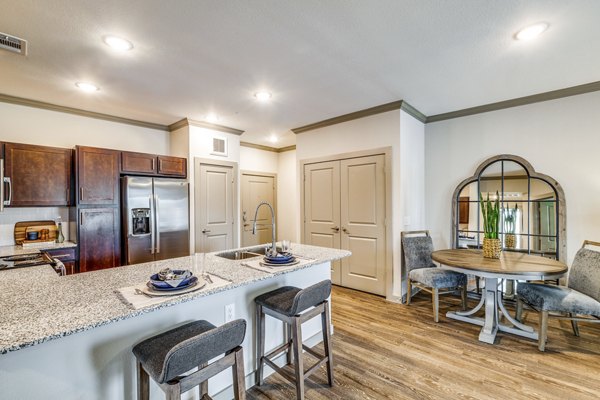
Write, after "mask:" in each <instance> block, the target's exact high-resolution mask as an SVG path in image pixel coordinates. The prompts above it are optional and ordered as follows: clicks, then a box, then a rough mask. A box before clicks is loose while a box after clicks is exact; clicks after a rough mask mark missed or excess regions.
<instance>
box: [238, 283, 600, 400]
mask: <svg viewBox="0 0 600 400" xmlns="http://www.w3.org/2000/svg"><path fill="white" fill-rule="evenodd" d="M459 304H460V301H459V299H458V298H454V297H445V299H444V300H442V302H441V304H440V323H438V324H436V323H435V322H433V319H432V311H431V300H430V297H429V296H428V295H425V294H418V295H417V296H415V297H414V298H413V303H412V304H411V305H410V306H406V305H402V304H395V303H390V302H387V301H385V300H384V299H383V298H381V297H378V296H374V295H370V294H366V293H362V292H358V291H354V290H350V289H345V288H341V287H334V290H333V293H332V321H333V324H334V327H335V334H334V335H333V337H332V338H333V349H334V363H335V385H334V387H333V388H330V387H328V386H327V385H326V382H327V380H326V375H325V370H324V368H322V369H321V370H320V371H318V372H317V373H315V374H314V375H313V376H311V377H310V379H308V380H307V381H306V399H307V400H312V399H314V400H321V399H339V400H342V399H343V400H351V399H357V400H358V399H361V400H366V399H367V400H368V399H561V400H564V399H598V398H600V324H589V323H580V331H581V337H579V338H578V337H575V336H573V333H572V331H571V325H570V322H569V321H556V320H551V321H550V327H549V331H548V336H549V338H548V339H549V340H548V344H547V347H546V352H545V353H540V352H538V350H537V342H535V341H532V340H529V339H524V338H520V337H517V336H514V335H510V334H504V333H499V334H498V335H499V336H498V338H497V339H496V344H495V345H488V344H485V343H481V342H479V341H478V340H477V337H478V335H479V330H480V327H477V326H474V325H471V324H467V323H464V322H460V321H454V320H449V319H447V318H446V317H445V313H446V311H449V310H453V309H457V308H458V306H459ZM470 305H472V306H474V305H475V303H474V301H470ZM524 318H525V321H526V322H527V323H528V324H530V325H532V326H535V327H536V329H537V314H536V313H534V312H532V311H527V310H525V312H524ZM317 349H318V350H319V351H322V346H318V347H317ZM305 357H307V356H306V353H305ZM308 360H311V361H309V362H312V359H311V358H308ZM305 365H307V364H306V363H305ZM310 365H312V364H310ZM288 368H289V367H288ZM248 398H249V399H257V400H258V399H260V400H263V399H273V400H276V399H285V400H290V399H294V398H295V391H294V387H293V386H292V385H291V384H290V383H288V382H287V381H286V380H285V379H283V378H282V377H280V376H277V375H272V376H270V377H269V378H268V379H267V380H266V382H265V384H264V385H263V386H260V387H258V386H255V387H253V388H251V389H250V390H249V391H248Z"/></svg>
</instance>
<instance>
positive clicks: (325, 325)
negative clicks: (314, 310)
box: [321, 301, 333, 386]
mask: <svg viewBox="0 0 600 400" xmlns="http://www.w3.org/2000/svg"><path fill="white" fill-rule="evenodd" d="M323 306H324V307H325V310H323V312H322V313H321V324H322V329H323V349H324V350H325V356H326V357H327V364H326V365H327V382H328V383H329V386H333V351H332V350H331V333H330V332H329V329H330V328H331V326H330V322H329V302H328V301H326V302H325V304H323Z"/></svg>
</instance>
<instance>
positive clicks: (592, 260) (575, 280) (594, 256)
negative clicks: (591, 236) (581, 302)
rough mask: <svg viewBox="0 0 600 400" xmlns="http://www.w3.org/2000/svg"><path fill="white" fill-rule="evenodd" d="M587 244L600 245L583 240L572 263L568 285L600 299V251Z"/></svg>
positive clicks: (599, 245)
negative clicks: (590, 247)
mask: <svg viewBox="0 0 600 400" xmlns="http://www.w3.org/2000/svg"><path fill="white" fill-rule="evenodd" d="M586 245H592V246H598V247H600V243H598V242H592V241H589V240H586V241H584V242H583V246H581V249H579V251H578V252H577V254H575V259H574V260H573V264H572V265H571V270H570V271H569V282H568V286H569V288H571V289H574V290H577V291H578V292H581V293H583V294H586V295H588V296H590V297H591V298H593V299H596V300H598V301H600V251H595V250H591V249H587V248H586V247H585V246H586Z"/></svg>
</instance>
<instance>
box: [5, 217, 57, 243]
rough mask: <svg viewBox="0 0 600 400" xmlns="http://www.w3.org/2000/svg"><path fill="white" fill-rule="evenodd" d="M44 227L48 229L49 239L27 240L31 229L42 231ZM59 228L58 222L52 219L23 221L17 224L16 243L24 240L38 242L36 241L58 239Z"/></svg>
mask: <svg viewBox="0 0 600 400" xmlns="http://www.w3.org/2000/svg"><path fill="white" fill-rule="evenodd" d="M42 229H48V231H49V232H48V239H45V240H42V239H38V240H27V232H31V231H37V232H39V231H41V230H42ZM56 236H57V230H56V223H55V222H54V221H51V220H47V221H21V222H17V223H16V224H15V243H16V244H23V242H27V243H36V242H47V241H52V240H56Z"/></svg>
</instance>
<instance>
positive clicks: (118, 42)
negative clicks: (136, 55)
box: [103, 35, 133, 51]
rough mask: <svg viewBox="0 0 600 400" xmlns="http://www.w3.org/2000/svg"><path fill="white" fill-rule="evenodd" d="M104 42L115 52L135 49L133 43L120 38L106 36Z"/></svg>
mask: <svg viewBox="0 0 600 400" xmlns="http://www.w3.org/2000/svg"><path fill="white" fill-rule="evenodd" d="M103 40H104V43H105V44H106V45H107V46H109V47H111V48H113V49H115V50H119V51H128V50H131V49H133V43H131V42H130V41H129V40H126V39H123V38H120V37H118V36H112V35H109V36H104V38H103Z"/></svg>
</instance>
